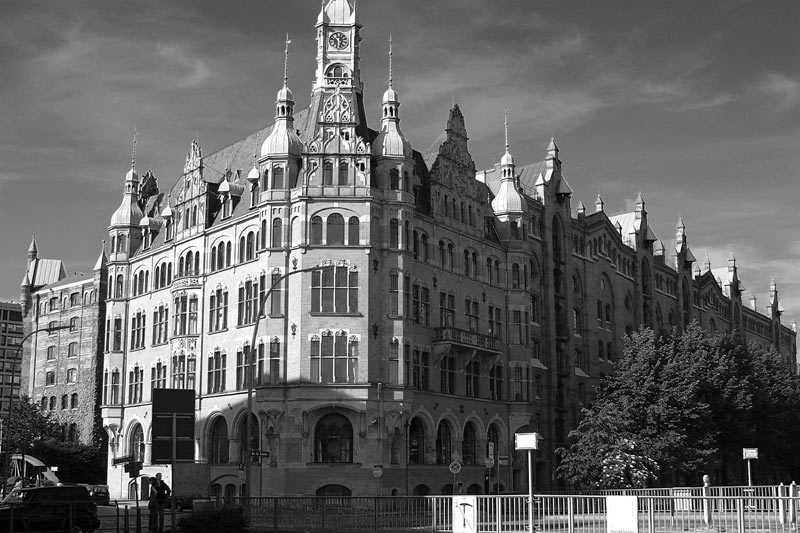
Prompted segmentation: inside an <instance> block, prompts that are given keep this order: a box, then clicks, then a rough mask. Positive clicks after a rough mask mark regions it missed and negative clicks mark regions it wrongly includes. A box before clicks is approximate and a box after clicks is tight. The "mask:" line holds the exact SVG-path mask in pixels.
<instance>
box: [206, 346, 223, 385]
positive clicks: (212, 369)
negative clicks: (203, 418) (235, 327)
mask: <svg viewBox="0 0 800 533" xmlns="http://www.w3.org/2000/svg"><path fill="white" fill-rule="evenodd" d="M225 358H226V356H225V354H224V353H220V352H219V351H215V352H214V353H213V354H212V355H210V356H209V357H208V394H215V393H218V392H225V366H226V363H225Z"/></svg>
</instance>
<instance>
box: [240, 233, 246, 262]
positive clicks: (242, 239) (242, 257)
mask: <svg viewBox="0 0 800 533" xmlns="http://www.w3.org/2000/svg"><path fill="white" fill-rule="evenodd" d="M246 257H247V240H246V239H245V237H244V235H242V236H241V237H239V262H240V263H244V262H245V261H246V260H247V259H245V258H246Z"/></svg>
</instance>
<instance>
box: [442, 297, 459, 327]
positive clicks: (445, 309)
mask: <svg viewBox="0 0 800 533" xmlns="http://www.w3.org/2000/svg"><path fill="white" fill-rule="evenodd" d="M439 325H440V326H441V327H443V328H452V327H454V326H455V325H456V296H455V294H448V293H446V292H444V291H442V292H440V293H439Z"/></svg>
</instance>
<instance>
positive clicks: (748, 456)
mask: <svg viewBox="0 0 800 533" xmlns="http://www.w3.org/2000/svg"><path fill="white" fill-rule="evenodd" d="M742 459H744V460H745V461H747V486H748V487H752V486H753V477H752V475H751V473H750V461H752V460H753V459H758V448H742Z"/></svg>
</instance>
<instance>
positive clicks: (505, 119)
mask: <svg viewBox="0 0 800 533" xmlns="http://www.w3.org/2000/svg"><path fill="white" fill-rule="evenodd" d="M503 122H504V125H505V130H506V152H508V106H505V107H504V108H503Z"/></svg>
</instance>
